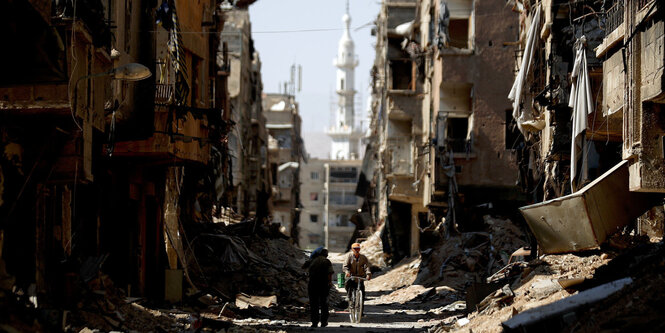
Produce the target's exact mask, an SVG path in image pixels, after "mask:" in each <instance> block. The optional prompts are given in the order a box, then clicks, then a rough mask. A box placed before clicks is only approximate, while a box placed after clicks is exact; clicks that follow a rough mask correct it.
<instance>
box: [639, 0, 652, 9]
mask: <svg viewBox="0 0 665 333" xmlns="http://www.w3.org/2000/svg"><path fill="white" fill-rule="evenodd" d="M652 1H653V0H637V8H638V10H640V9H642V8H644V7H646V5H648V4H649V3H651V2H652Z"/></svg>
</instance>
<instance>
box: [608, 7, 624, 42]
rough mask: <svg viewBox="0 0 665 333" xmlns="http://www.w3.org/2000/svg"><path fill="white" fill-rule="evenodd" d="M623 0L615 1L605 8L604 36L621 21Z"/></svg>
mask: <svg viewBox="0 0 665 333" xmlns="http://www.w3.org/2000/svg"><path fill="white" fill-rule="evenodd" d="M623 7H624V5H623V0H619V1H615V2H614V5H612V7H610V9H608V10H607V17H606V19H605V36H607V35H609V34H610V33H612V31H614V30H616V29H617V28H618V27H619V26H620V25H621V24H622V23H623Z"/></svg>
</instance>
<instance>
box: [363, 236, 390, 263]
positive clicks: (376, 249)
mask: <svg viewBox="0 0 665 333" xmlns="http://www.w3.org/2000/svg"><path fill="white" fill-rule="evenodd" d="M381 230H383V226H381V227H380V228H379V229H378V230H377V231H375V232H374V233H373V234H372V235H370V236H369V237H367V239H366V240H365V241H363V242H361V243H360V253H362V254H364V255H365V256H366V257H367V260H369V262H370V264H371V265H372V266H375V267H378V268H381V269H384V268H386V267H387V265H386V257H385V253H383V244H382V243H381Z"/></svg>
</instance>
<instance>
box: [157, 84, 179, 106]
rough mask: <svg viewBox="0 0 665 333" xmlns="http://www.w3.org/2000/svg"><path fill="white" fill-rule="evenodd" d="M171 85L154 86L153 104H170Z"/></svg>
mask: <svg viewBox="0 0 665 333" xmlns="http://www.w3.org/2000/svg"><path fill="white" fill-rule="evenodd" d="M173 90H174V87H173V85H172V84H162V83H157V84H155V104H170V103H171V102H172V101H173Z"/></svg>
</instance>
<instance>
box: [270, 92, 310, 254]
mask: <svg viewBox="0 0 665 333" xmlns="http://www.w3.org/2000/svg"><path fill="white" fill-rule="evenodd" d="M263 112H264V115H265V117H266V128H267V130H268V134H269V138H268V155H269V156H268V159H269V161H270V172H271V179H272V203H273V204H272V207H273V212H272V220H273V221H274V222H278V223H281V224H282V226H283V227H284V228H285V230H284V232H285V233H286V234H288V235H290V236H291V237H292V240H293V241H294V242H296V244H297V243H298V242H299V241H300V237H299V229H298V223H299V221H300V215H301V214H300V212H301V209H302V204H301V203H300V171H299V170H300V167H301V165H302V162H303V161H304V154H305V148H304V147H305V146H304V142H303V140H302V137H301V124H302V120H301V118H300V114H299V109H298V103H297V102H296V100H295V96H293V95H288V94H266V95H264V96H263Z"/></svg>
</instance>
